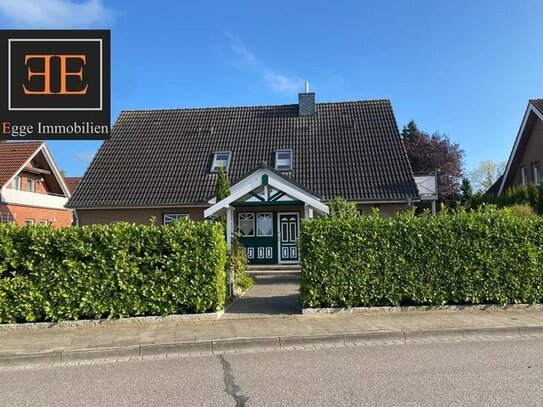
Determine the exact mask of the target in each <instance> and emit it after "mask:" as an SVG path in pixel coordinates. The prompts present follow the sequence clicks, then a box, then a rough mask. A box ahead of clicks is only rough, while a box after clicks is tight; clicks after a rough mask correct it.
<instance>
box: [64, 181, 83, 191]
mask: <svg viewBox="0 0 543 407" xmlns="http://www.w3.org/2000/svg"><path fill="white" fill-rule="evenodd" d="M79 182H81V177H64V183H65V184H66V186H67V187H68V190H69V191H70V194H71V195H73V194H74V191H75V189H76V188H77V186H78V185H79Z"/></svg>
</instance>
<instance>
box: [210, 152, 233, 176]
mask: <svg viewBox="0 0 543 407" xmlns="http://www.w3.org/2000/svg"><path fill="white" fill-rule="evenodd" d="M230 155H231V153H230V151H221V152H218V153H215V154H214V155H213V163H212V164H211V172H218V171H219V168H221V167H223V168H224V171H225V172H228V168H229V167H230Z"/></svg>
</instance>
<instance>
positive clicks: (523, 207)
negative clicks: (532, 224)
mask: <svg viewBox="0 0 543 407" xmlns="http://www.w3.org/2000/svg"><path fill="white" fill-rule="evenodd" d="M503 211H504V212H505V213H507V214H510V215H512V216H520V217H521V218H536V217H537V213H535V210H534V208H533V207H532V206H530V205H528V204H515V205H511V206H507V207H505V208H504V209H503Z"/></svg>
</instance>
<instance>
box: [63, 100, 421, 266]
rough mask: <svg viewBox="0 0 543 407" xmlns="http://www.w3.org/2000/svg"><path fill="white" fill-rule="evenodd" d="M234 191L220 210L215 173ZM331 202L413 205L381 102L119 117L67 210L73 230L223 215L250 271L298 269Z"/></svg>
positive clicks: (411, 186) (365, 208)
mask: <svg viewBox="0 0 543 407" xmlns="http://www.w3.org/2000/svg"><path fill="white" fill-rule="evenodd" d="M221 167H222V168H224V169H225V170H226V171H227V173H228V176H229V179H230V181H231V194H230V196H228V197H227V198H225V199H223V200H221V201H219V202H217V200H216V197H215V187H216V182H217V172H218V170H219V168H221ZM337 196H341V197H343V198H345V199H347V200H349V201H352V202H356V204H357V205H358V209H359V210H360V212H362V213H369V212H371V210H372V208H374V207H378V208H379V209H380V211H381V213H382V214H383V215H391V214H394V213H396V212H398V211H402V210H404V209H406V208H408V207H409V206H411V205H412V204H413V203H414V202H416V201H418V200H419V194H418V191H417V186H416V184H415V181H414V177H413V173H412V171H411V167H410V164H409V161H408V158H407V154H406V151H405V149H404V146H403V143H402V140H401V138H400V134H399V131H398V127H397V125H396V120H395V117H394V113H393V110H392V106H391V104H390V102H389V101H388V100H371V101H358V102H340V103H315V94H314V93H309V92H306V93H301V94H299V103H298V104H292V105H282V106H254V107H224V108H200V109H173V110H140V111H124V112H122V113H121V115H120V117H119V118H118V120H117V122H116V124H115V126H114V127H113V129H112V135H111V139H110V140H108V141H105V142H104V143H103V145H102V146H101V148H100V149H99V151H98V152H97V154H96V156H95V158H94V160H93V162H92V163H91V165H90V167H89V168H88V170H87V172H86V173H85V175H84V177H83V179H82V180H81V183H80V184H79V187H78V188H77V190H76V191H75V193H74V195H73V197H72V198H71V199H70V200H69V202H68V207H71V208H74V209H75V211H76V215H77V219H78V221H79V224H80V225H89V224H95V223H109V222H114V221H128V222H135V223H149V222H150V219H152V218H153V219H155V220H156V221H157V222H159V223H162V224H164V225H166V224H168V223H170V222H172V221H174V220H176V219H179V218H185V217H188V218H191V219H197V220H198V219H205V218H212V217H214V216H218V215H220V214H224V213H226V217H227V229H228V233H227V241H228V243H229V244H230V239H231V236H232V232H233V231H234V230H235V231H237V232H239V234H240V235H241V240H242V243H243V244H244V245H245V247H246V250H247V254H248V257H249V261H250V262H251V263H253V264H275V263H297V262H298V261H299V253H298V247H297V240H298V236H299V230H300V220H301V219H303V218H311V217H313V216H315V215H323V214H326V213H328V211H329V209H328V206H327V202H328V201H329V200H330V199H332V198H334V197H337Z"/></svg>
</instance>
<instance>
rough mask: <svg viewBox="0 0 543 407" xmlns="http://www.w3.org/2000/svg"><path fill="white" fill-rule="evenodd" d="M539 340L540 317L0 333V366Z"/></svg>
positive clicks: (533, 313) (448, 315)
mask: <svg viewBox="0 0 543 407" xmlns="http://www.w3.org/2000/svg"><path fill="white" fill-rule="evenodd" d="M532 335H543V311H541V310H506V311H458V312H446V311H425V312H397V313H383V314H335V315H295V316H294V315H292V316H279V317H267V318H245V319H244V318H233V319H218V320H204V321H190V322H188V321H186V322H179V321H175V322H167V323H164V322H162V323H146V324H142V323H134V324H123V325H103V326H91V327H84V328H76V327H65V328H64V327H63V328H58V327H56V328H46V329H37V330H14V331H2V332H0V367H2V366H4V367H5V366H13V365H28V364H48V363H56V362H68V361H77V360H93V359H110V358H129V357H134V358H137V357H143V356H149V355H163V354H187V353H191V354H193V353H195V354H199V353H206V354H212V353H220V352H224V351H235V350H247V349H262V348H272V349H273V348H281V347H293V346H303V345H327V344H339V345H341V344H350V343H363V342H375V341H379V342H387V341H410V340H416V339H432V338H434V339H435V338H467V337H487V336H516V337H518V336H532Z"/></svg>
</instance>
